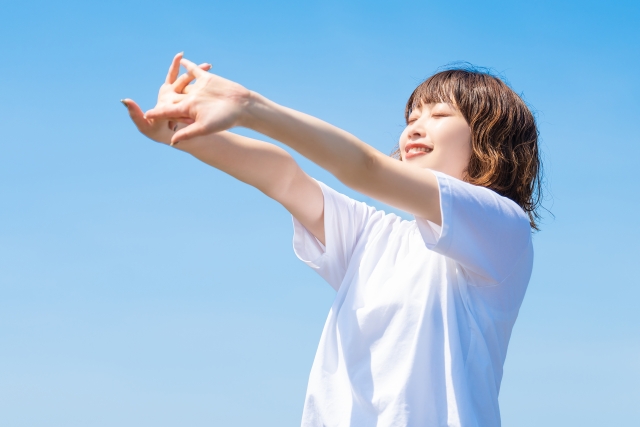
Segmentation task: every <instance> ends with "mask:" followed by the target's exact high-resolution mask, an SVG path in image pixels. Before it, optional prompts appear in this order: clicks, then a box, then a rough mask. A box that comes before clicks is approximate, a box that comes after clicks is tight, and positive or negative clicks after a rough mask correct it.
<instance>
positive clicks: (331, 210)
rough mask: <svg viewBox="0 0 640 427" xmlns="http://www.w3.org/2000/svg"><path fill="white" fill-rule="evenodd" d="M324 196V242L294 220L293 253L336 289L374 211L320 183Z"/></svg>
mask: <svg viewBox="0 0 640 427" xmlns="http://www.w3.org/2000/svg"><path fill="white" fill-rule="evenodd" d="M317 182H318V184H320V188H321V189H322V194H323V197H324V232H325V243H326V245H322V243H320V242H319V241H318V239H316V238H315V236H314V235H313V234H311V232H310V231H309V230H307V229H306V228H305V227H304V226H303V225H302V224H301V223H300V222H299V221H298V220H297V219H296V218H295V217H292V218H293V250H294V252H295V254H296V256H297V257H298V258H299V259H300V260H301V261H303V262H304V263H305V264H307V265H308V266H309V267H311V268H312V269H314V270H315V271H316V272H317V273H318V274H319V275H320V276H321V277H322V278H323V279H325V280H326V281H327V282H328V283H329V284H330V285H331V286H332V287H333V288H334V289H335V290H338V289H339V288H340V285H341V283H342V280H343V279H344V276H345V274H346V272H347V267H348V265H349V262H350V260H351V256H352V254H353V251H354V249H355V247H356V245H357V243H358V241H359V239H360V237H361V235H362V233H363V230H364V228H365V226H366V224H367V221H368V219H369V218H370V217H371V215H373V214H374V213H375V212H376V210H375V208H373V207H371V206H368V205H367V204H365V203H362V202H359V201H356V200H353V199H351V198H350V197H347V196H345V195H344V194H340V193H338V192H337V191H335V190H334V189H332V188H330V187H328V186H327V185H325V184H324V183H322V182H320V181H317Z"/></svg>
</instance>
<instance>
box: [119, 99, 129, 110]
mask: <svg viewBox="0 0 640 427" xmlns="http://www.w3.org/2000/svg"><path fill="white" fill-rule="evenodd" d="M120 102H122V105H124V106H125V107H127V108H129V106H128V105H127V101H125V100H124V99H121V100H120Z"/></svg>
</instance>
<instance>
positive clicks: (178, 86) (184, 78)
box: [173, 63, 211, 93]
mask: <svg viewBox="0 0 640 427" xmlns="http://www.w3.org/2000/svg"><path fill="white" fill-rule="evenodd" d="M198 68H200V69H201V70H204V71H209V70H210V69H211V64H206V63H205V64H200V65H198ZM195 78H196V77H195V76H194V75H193V74H191V73H184V74H183V75H181V76H180V77H178V79H177V80H176V81H175V83H173V88H174V90H175V91H176V92H178V93H182V91H183V90H184V89H185V88H186V87H187V85H188V84H189V83H191V82H192V81H193V79H195Z"/></svg>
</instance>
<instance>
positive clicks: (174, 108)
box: [144, 103, 189, 120]
mask: <svg viewBox="0 0 640 427" xmlns="http://www.w3.org/2000/svg"><path fill="white" fill-rule="evenodd" d="M144 117H145V118H146V119H147V120H153V119H175V118H176V117H189V114H188V110H187V108H186V107H185V106H184V104H183V103H178V104H163V105H161V106H157V107H155V108H152V109H151V110H149V111H147V112H146V113H145V114H144Z"/></svg>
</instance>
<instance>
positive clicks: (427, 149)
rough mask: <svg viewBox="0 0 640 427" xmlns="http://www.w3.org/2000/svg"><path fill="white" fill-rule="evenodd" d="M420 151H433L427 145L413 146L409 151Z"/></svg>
mask: <svg viewBox="0 0 640 427" xmlns="http://www.w3.org/2000/svg"><path fill="white" fill-rule="evenodd" d="M419 151H424V152H425V153H428V152H430V151H431V149H429V148H427V147H412V148H411V149H410V150H409V151H408V153H415V152H419Z"/></svg>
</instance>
